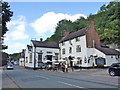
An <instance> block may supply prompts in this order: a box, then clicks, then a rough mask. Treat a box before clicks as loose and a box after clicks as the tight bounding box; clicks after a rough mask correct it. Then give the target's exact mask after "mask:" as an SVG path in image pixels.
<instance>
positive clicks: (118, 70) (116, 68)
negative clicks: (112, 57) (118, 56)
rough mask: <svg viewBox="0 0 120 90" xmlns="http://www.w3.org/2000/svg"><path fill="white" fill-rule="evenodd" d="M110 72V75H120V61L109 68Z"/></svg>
mask: <svg viewBox="0 0 120 90" xmlns="http://www.w3.org/2000/svg"><path fill="white" fill-rule="evenodd" d="M108 73H109V75H110V76H116V75H120V63H113V64H112V65H111V66H110V67H109V68H108Z"/></svg>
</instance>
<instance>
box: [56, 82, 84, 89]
mask: <svg viewBox="0 0 120 90" xmlns="http://www.w3.org/2000/svg"><path fill="white" fill-rule="evenodd" d="M57 82H59V83H62V84H66V85H69V86H73V87H76V88H84V87H80V86H77V85H73V84H69V83H66V82H61V81H57Z"/></svg>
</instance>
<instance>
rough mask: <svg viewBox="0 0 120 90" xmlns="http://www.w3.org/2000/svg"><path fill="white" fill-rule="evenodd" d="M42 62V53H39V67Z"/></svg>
mask: <svg viewBox="0 0 120 90" xmlns="http://www.w3.org/2000/svg"><path fill="white" fill-rule="evenodd" d="M40 63H42V53H38V67H39V66H40Z"/></svg>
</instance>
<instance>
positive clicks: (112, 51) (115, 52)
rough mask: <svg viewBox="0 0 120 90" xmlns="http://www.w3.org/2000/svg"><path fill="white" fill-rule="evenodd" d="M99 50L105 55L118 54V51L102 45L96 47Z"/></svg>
mask: <svg viewBox="0 0 120 90" xmlns="http://www.w3.org/2000/svg"><path fill="white" fill-rule="evenodd" d="M96 49H98V50H99V51H101V52H103V53H104V54H106V55H120V52H119V51H117V50H115V49H112V48H103V47H96Z"/></svg>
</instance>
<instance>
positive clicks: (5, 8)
mask: <svg viewBox="0 0 120 90" xmlns="http://www.w3.org/2000/svg"><path fill="white" fill-rule="evenodd" d="M1 15H2V36H3V35H4V34H5V33H6V32H7V31H8V29H7V26H6V23H7V22H9V21H10V20H11V17H12V16H13V12H12V11H11V10H10V5H9V4H8V3H7V2H2V12H1Z"/></svg>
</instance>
